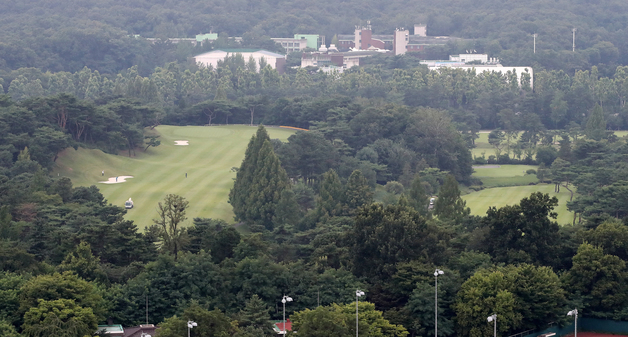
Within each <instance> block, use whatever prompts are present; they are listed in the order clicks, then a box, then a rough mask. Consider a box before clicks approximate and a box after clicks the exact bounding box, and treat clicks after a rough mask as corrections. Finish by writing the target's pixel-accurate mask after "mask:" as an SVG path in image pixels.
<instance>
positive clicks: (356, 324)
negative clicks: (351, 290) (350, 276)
mask: <svg viewBox="0 0 628 337" xmlns="http://www.w3.org/2000/svg"><path fill="white" fill-rule="evenodd" d="M360 296H364V292H363V291H362V290H359V289H358V290H356V291H355V337H358V300H359V298H360Z"/></svg>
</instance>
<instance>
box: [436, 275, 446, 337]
mask: <svg viewBox="0 0 628 337" xmlns="http://www.w3.org/2000/svg"><path fill="white" fill-rule="evenodd" d="M444 273H445V272H444V271H442V270H440V269H436V270H435V271H434V337H438V275H443V274H444Z"/></svg>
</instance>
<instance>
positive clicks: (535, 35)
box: [532, 33, 539, 54]
mask: <svg viewBox="0 0 628 337" xmlns="http://www.w3.org/2000/svg"><path fill="white" fill-rule="evenodd" d="M537 36H539V34H536V33H534V34H532V37H534V54H536V37H537Z"/></svg>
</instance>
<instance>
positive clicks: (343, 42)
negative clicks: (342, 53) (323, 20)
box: [337, 34, 355, 50]
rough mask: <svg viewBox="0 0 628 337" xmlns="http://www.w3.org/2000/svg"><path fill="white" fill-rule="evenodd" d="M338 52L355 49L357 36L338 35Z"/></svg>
mask: <svg viewBox="0 0 628 337" xmlns="http://www.w3.org/2000/svg"><path fill="white" fill-rule="evenodd" d="M337 38H338V45H337V47H338V50H350V49H352V48H355V35H344V34H342V35H337Z"/></svg>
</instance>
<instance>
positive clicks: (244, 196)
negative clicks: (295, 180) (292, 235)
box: [229, 126, 291, 229]
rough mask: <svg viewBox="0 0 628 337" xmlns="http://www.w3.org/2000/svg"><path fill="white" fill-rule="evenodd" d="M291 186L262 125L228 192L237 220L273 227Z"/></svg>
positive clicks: (251, 142)
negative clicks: (281, 203)
mask: <svg viewBox="0 0 628 337" xmlns="http://www.w3.org/2000/svg"><path fill="white" fill-rule="evenodd" d="M290 188H291V186H290V180H289V179H288V174H287V173H286V170H284V168H283V167H281V163H280V162H279V158H278V157H277V155H276V154H275V152H274V151H273V146H272V145H271V144H270V138H269V137H268V133H266V129H264V127H263V126H260V127H259V128H258V129H257V133H256V135H255V136H253V137H252V138H251V141H250V142H249V147H248V148H247V150H246V153H245V155H244V160H243V161H242V165H241V166H240V170H239V171H238V174H237V176H236V181H235V184H234V185H233V188H232V189H231V192H230V193H229V203H230V204H231V206H233V212H234V213H235V215H236V219H237V220H240V221H244V222H247V223H249V224H257V225H261V226H264V227H266V228H267V229H272V228H273V219H274V218H275V215H276V213H277V208H278V204H279V201H280V199H281V194H282V192H283V191H284V190H286V189H290Z"/></svg>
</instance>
